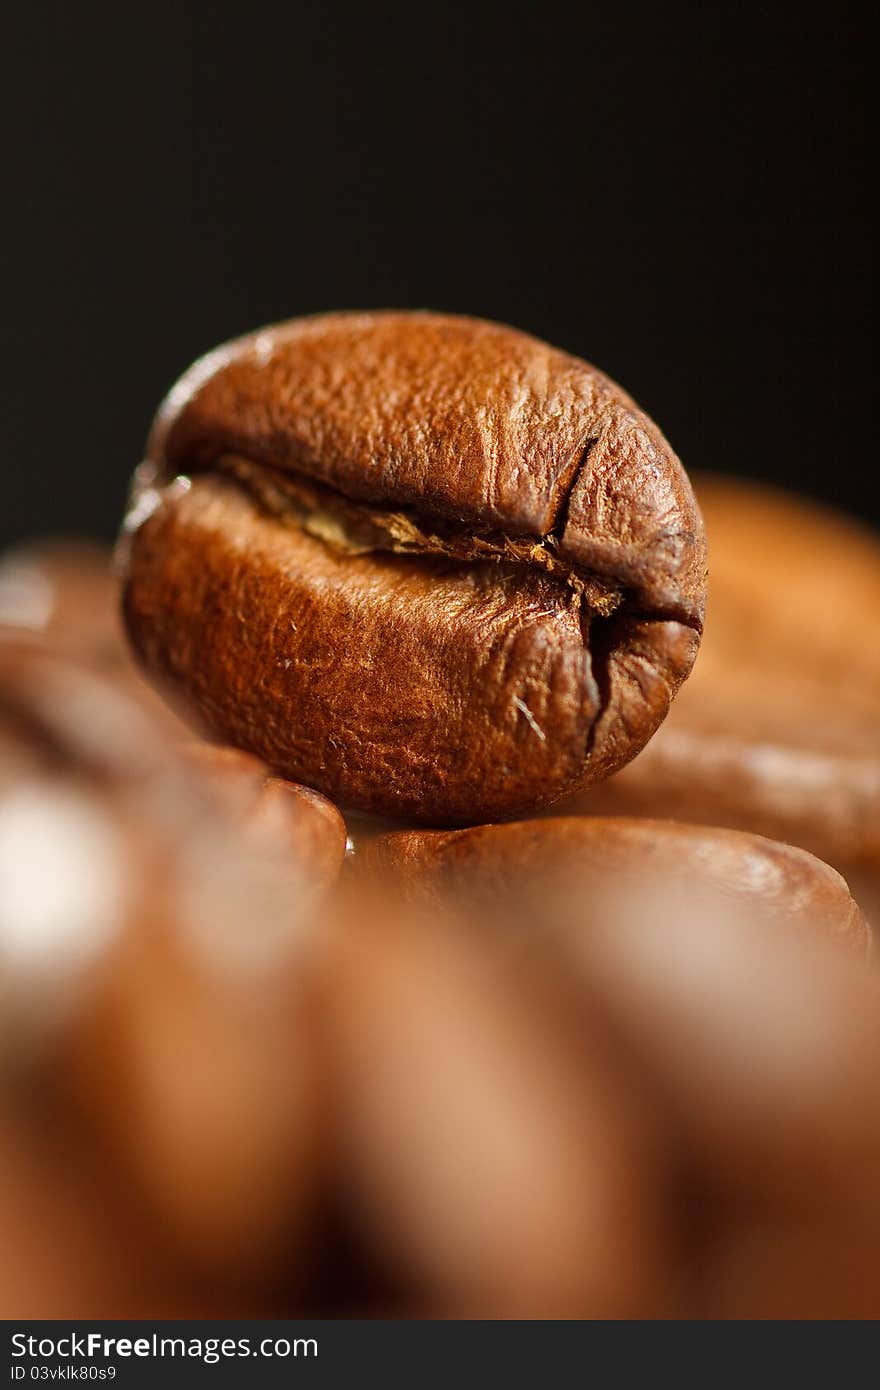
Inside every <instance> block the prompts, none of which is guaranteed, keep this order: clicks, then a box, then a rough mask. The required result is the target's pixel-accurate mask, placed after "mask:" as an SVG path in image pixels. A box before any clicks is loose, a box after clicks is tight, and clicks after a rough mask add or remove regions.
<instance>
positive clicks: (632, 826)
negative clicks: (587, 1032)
mask: <svg viewBox="0 0 880 1390" xmlns="http://www.w3.org/2000/svg"><path fill="white" fill-rule="evenodd" d="M355 864H356V865H357V869H356V870H355V871H356V872H357V871H358V870H360V871H362V872H364V873H365V874H367V876H374V877H375V876H378V877H379V879H380V881H384V882H386V883H394V884H395V885H396V888H397V889H398V890H399V891H403V892H404V893H406V894H407V895H412V896H416V897H424V896H425V895H427V896H428V897H429V898H430V899H431V900H434V901H437V900H440V901H442V900H443V898H444V896H445V895H447V894H448V893H449V892H450V891H452V892H453V893H454V894H455V895H456V896H461V895H462V894H464V895H467V894H469V893H473V894H476V895H477V896H478V898H479V900H480V901H483V902H485V901H487V900H489V901H492V900H496V901H497V900H512V901H516V899H517V897H518V896H520V895H522V894H523V893H531V894H532V895H533V896H534V895H540V897H541V901H542V903H544V904H545V907H544V913H543V917H544V918H545V919H546V920H548V921H549V920H551V919H552V917H553V904H554V903H555V904H557V905H561V907H562V908H563V916H564V917H569V916H572V915H574V916H576V917H577V916H579V917H580V919H581V922H582V925H589V924H590V923H591V922H592V921H596V920H598V919H600V918H601V917H602V916H603V914H607V913H608V912H609V911H610V907H611V902H612V900H613V899H616V898H624V899H628V898H629V897H630V896H632V898H633V901H634V902H635V904H636V905H638V904H639V903H641V902H642V901H643V900H644V901H645V902H648V901H651V893H652V892H656V894H657V897H656V899H655V902H656V909H657V911H658V912H659V911H662V910H663V894H664V892H666V893H667V894H668V895H669V900H670V901H669V904H667V907H666V910H667V911H672V910H673V908H672V906H671V904H674V903H681V904H682V905H684V906H685V907H686V908H687V910H689V911H690V912H692V913H696V912H698V911H705V912H707V914H709V915H711V911H712V904H713V903H715V904H716V905H718V904H723V905H725V906H726V907H735V908H736V909H737V910H738V911H740V912H742V913H744V914H748V915H749V916H750V917H754V916H759V917H760V918H761V919H762V920H766V921H773V922H777V923H784V924H788V925H791V926H792V927H798V926H813V927H816V928H819V929H821V930H822V931H823V932H824V933H825V934H828V935H830V936H832V937H835V938H839V939H840V940H842V941H844V942H847V943H851V944H852V945H854V946H856V947H858V948H861V949H862V950H864V949H865V948H866V947H867V945H868V942H869V940H870V933H869V928H868V925H867V923H866V922H865V919H864V916H863V915H862V913H861V911H860V910H859V908H858V907H857V905H856V904H855V903H854V902H853V899H852V896H851V894H850V892H849V889H848V887H847V884H846V882H845V881H844V879H843V878H841V876H840V874H838V873H837V872H836V871H835V870H834V869H832V868H830V867H829V866H828V865H827V864H824V863H822V861H821V860H819V859H816V858H815V857H814V856H813V855H811V854H808V853H807V852H806V851H805V850H800V849H796V848H794V847H793V846H791V845H785V844H780V843H778V842H776V841H773V840H768V839H765V838H764V837H763V836H759V835H750V834H747V833H745V832H742V831H734V830H717V829H711V828H708V827H704V826H698V825H684V824H680V823H678V822H675V821H656V820H640V819H634V818H627V817H622V816H621V817H611V816H608V817H602V816H582V817H579V816H569V817H548V818H547V819H536V820H531V821H512V822H509V823H507V824H505V825H484V826H472V827H470V828H468V829H463V830H445V831H444V830H422V831H418V830H410V831H407V830H402V831H392V832H391V833H387V834H383V835H378V836H376V837H375V838H374V839H371V840H368V841H365V842H364V844H363V845H362V847H361V849H360V851H359V853H358V854H357V855H356V856H355ZM649 890H650V891H649ZM646 894H647V896H644V895H646Z"/></svg>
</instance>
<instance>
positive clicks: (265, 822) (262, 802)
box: [182, 743, 346, 887]
mask: <svg viewBox="0 0 880 1390" xmlns="http://www.w3.org/2000/svg"><path fill="white" fill-rule="evenodd" d="M182 752H183V754H184V756H185V757H186V758H187V760H188V761H189V762H190V763H191V764H192V766H193V767H194V768H195V769H196V770H197V771H198V772H199V773H200V775H201V776H202V777H203V778H204V780H205V783H206V786H207V787H208V789H209V790H210V791H212V792H213V793H215V794H216V796H217V797H218V799H219V800H220V802H221V804H222V805H223V806H224V807H226V808H227V810H228V812H229V814H230V815H232V816H236V817H238V818H239V820H240V822H241V825H242V827H243V829H244V831H245V834H246V835H247V836H248V839H249V841H252V842H253V843H254V844H255V845H259V844H263V845H266V846H269V847H272V848H274V849H276V850H277V851H278V853H279V854H280V855H289V856H290V857H291V861H292V862H293V863H295V864H300V865H306V866H308V874H309V878H310V879H311V880H312V881H313V882H314V883H315V885H316V886H321V887H329V886H330V885H332V883H333V882H334V881H335V879H336V878H337V877H338V875H339V871H340V869H341V868H342V864H343V861H344V859H345V846H346V828H345V821H344V820H343V819H342V816H341V815H340V813H339V811H337V809H336V807H335V806H334V805H333V803H332V802H331V801H328V800H327V798H326V797H325V796H322V795H321V793H320V792H315V791H312V790H311V788H310V787H301V786H299V785H298V784H297V783H296V782H286V781H285V780H284V779H283V778H281V777H273V776H272V775H271V773H270V770H269V769H268V768H267V767H266V764H265V763H262V762H261V761H260V759H259V758H256V757H254V756H253V755H252V754H250V753H245V752H243V751H242V750H241V749H239V748H230V747H226V746H222V745H221V746H218V745H215V744H210V743H190V744H187V745H185V746H184V747H183V749H182Z"/></svg>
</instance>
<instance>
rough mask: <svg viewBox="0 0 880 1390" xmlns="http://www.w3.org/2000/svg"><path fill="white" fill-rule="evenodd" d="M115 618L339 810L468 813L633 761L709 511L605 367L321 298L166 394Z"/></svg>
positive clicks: (689, 604) (548, 795)
mask: <svg viewBox="0 0 880 1390" xmlns="http://www.w3.org/2000/svg"><path fill="white" fill-rule="evenodd" d="M125 529H126V533H127V534H126V539H125V542H124V544H123V547H122V552H121V553H122V555H123V558H124V563H125V568H126V582H125V594H124V608H125V616H126V621H127V625H128V631H129V634H130V637H131V640H132V643H133V645H134V648H135V650H136V652H137V654H138V656H139V657H140V659H141V661H142V663H143V665H144V666H145V668H146V669H147V671H148V672H149V673H151V674H152V675H153V676H154V677H155V678H157V679H158V680H160V681H169V682H171V683H172V685H174V686H175V687H176V688H178V689H179V690H181V691H182V692H184V693H185V694H186V696H188V697H189V699H190V700H191V701H192V702H193V704H194V705H195V707H196V708H197V709H198V711H199V712H200V714H201V715H202V717H203V718H205V719H206V720H207V721H208V723H209V724H210V725H211V727H212V728H213V729H214V730H215V732H217V733H218V734H219V735H220V737H221V738H222V739H224V740H226V741H230V742H232V743H235V744H238V745H240V746H242V747H244V748H247V749H249V750H250V751H252V752H255V753H257V754H258V755H259V756H260V757H262V758H263V759H265V761H266V762H267V763H269V764H270V765H271V766H272V767H273V768H275V769H276V770H279V771H281V772H282V773H284V775H285V776H289V777H291V778H293V779H295V780H297V781H302V782H305V783H307V784H308V785H311V786H314V787H316V788H318V789H319V790H321V791H323V792H326V793H327V794H329V795H330V796H332V797H333V799H334V800H336V801H339V802H340V803H342V804H345V805H351V806H353V807H360V808H362V809H365V810H369V811H376V812H381V813H383V814H388V815H396V816H406V817H409V818H411V819H412V820H416V821H419V822H422V823H424V822H428V823H430V822H432V821H433V822H435V823H436V822H438V821H440V822H444V821H445V822H447V823H453V822H469V821H477V820H485V819H491V818H494V817H498V816H506V815H510V814H512V813H514V812H515V811H517V810H524V809H528V808H532V807H536V806H540V805H546V804H549V803H551V802H552V801H554V800H556V799H557V798H559V797H560V796H561V795H563V794H564V793H566V792H569V791H573V790H574V789H576V788H577V787H579V786H583V785H586V784H588V783H591V782H594V781H596V780H597V779H599V778H602V777H605V776H607V775H608V774H609V773H610V772H612V771H613V770H614V769H615V768H617V767H619V766H621V765H622V764H623V763H624V762H626V761H627V760H628V759H629V758H631V757H632V756H633V755H634V754H635V753H636V752H637V751H638V749H639V748H641V747H642V746H643V745H644V743H645V742H646V741H647V739H648V738H650V736H651V734H652V733H653V732H654V730H655V729H656V728H657V726H658V724H659V723H660V722H661V721H662V720H663V718H664V717H665V715H666V712H667V709H668V706H669V702H670V700H671V698H672V696H673V695H674V693H675V691H676V689H677V688H678V686H679V685H680V683H681V681H682V680H683V679H684V678H685V676H686V675H687V673H688V671H689V669H690V667H691V664H692V662H693V659H694V656H695V653H696V650H697V645H698V642H699V633H700V629H701V625H702V615H703V601H704V592H705V568H706V561H705V549H704V540H703V530H702V523H701V519H700V515H699V511H698V509H697V507H696V505H695V503H694V500H693V495H692V493H691V490H690V486H689V483H688V481H687V478H686V476H685V474H684V472H683V470H682V468H681V465H680V463H679V462H678V460H677V458H676V457H675V455H674V454H673V452H672V450H671V449H670V447H669V445H668V444H667V442H666V441H665V439H664V438H663V436H662V435H661V434H660V433H659V431H658V430H657V429H656V427H655V426H654V425H653V424H652V423H651V421H650V420H648V419H647V417H646V416H645V415H643V414H642V413H641V412H640V411H639V410H638V409H637V408H636V407H635V405H634V404H633V402H632V401H631V400H630V398H629V397H628V396H626V394H625V393H624V392H623V391H621V390H620V388H619V387H617V386H615V385H614V384H613V383H612V382H611V381H609V379H608V378H607V377H605V376H603V374H602V373H601V372H598V371H597V370H596V369H595V368H593V367H590V366H589V365H588V364H586V363H584V362H581V361H579V360H578V359H576V358H573V357H570V356H568V355H566V354H565V353H562V352H559V351H557V350H555V349H552V348H549V347H547V346H546V345H545V344H543V343H540V342H538V341H536V340H535V339H533V338H530V337H528V336H526V335H525V334H522V333H518V332H516V331H514V330H512V329H509V328H504V327H501V326H498V325H494V324H489V323H483V322H481V321H479V320H475V319H465V318H453V317H447V316H443V315H434V314H427V313H412V314H405V313H384V314H331V315H326V316H323V317H317V318H313V319H304V320H299V321H294V322H292V323H290V324H286V325H282V326H280V327H277V328H273V329H268V330H266V331H264V332H262V333H258V334H256V335H254V336H252V337H249V338H245V339H242V340H240V341H238V342H236V343H233V344H231V345H229V346H228V347H225V348H222V349H219V350H218V351H217V352H216V353H214V354H211V355H210V356H209V357H208V358H206V359H204V360H203V361H202V362H199V363H197V364H196V365H195V366H194V367H193V368H192V369H191V370H190V371H189V372H188V373H187V374H186V375H185V376H184V377H183V378H182V380H181V381H180V382H179V383H178V385H177V386H175V387H174V389H173V390H172V392H171V394H170V395H169V397H168V399H167V401H166V402H165V404H164V406H163V407H162V409H161V411H160V413H159V416H158V418H157V421H156V424H155V426H154V429H153V432H152V435H151V438H150V442H149V446H148V457H147V462H146V463H145V465H144V466H143V467H142V468H141V470H139V473H138V475H137V477H136V480H135V485H134V491H133V499H132V508H131V511H130V514H129V517H128V519H127V522H126V528H125Z"/></svg>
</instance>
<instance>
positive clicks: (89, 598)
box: [0, 540, 130, 670]
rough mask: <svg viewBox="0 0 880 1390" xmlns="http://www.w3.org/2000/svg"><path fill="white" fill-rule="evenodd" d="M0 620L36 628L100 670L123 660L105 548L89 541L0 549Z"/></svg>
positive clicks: (124, 662)
mask: <svg viewBox="0 0 880 1390" xmlns="http://www.w3.org/2000/svg"><path fill="white" fill-rule="evenodd" d="M0 624H3V625H4V626H7V627H17V628H21V629H23V630H24V631H27V632H35V633H42V634H43V635H44V636H46V637H48V638H49V639H50V641H51V642H52V644H53V646H56V647H58V648H61V649H63V650H64V651H65V652H67V653H68V654H69V655H71V656H74V657H78V658H80V659H82V660H87V661H92V662H93V663H94V664H95V665H97V666H99V667H101V668H102V669H104V670H116V669H118V668H120V667H123V666H125V667H127V666H128V665H129V660H130V658H129V655H128V651H127V644H126V641H125V635H124V633H123V630H122V620H121V618H120V614H119V583H118V581H117V580H116V579H115V578H114V576H113V573H112V565H111V553H110V551H109V550H106V549H104V547H102V546H100V545H97V544H95V543H93V542H91V541H76V540H44V541H35V542H33V543H31V544H29V545H20V546H16V547H15V549H13V550H8V551H7V552H6V553H5V554H4V555H0Z"/></svg>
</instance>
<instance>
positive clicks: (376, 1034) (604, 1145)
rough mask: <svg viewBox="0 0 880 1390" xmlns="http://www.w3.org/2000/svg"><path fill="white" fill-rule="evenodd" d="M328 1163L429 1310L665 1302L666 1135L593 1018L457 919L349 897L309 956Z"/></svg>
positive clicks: (672, 1301)
mask: <svg viewBox="0 0 880 1390" xmlns="http://www.w3.org/2000/svg"><path fill="white" fill-rule="evenodd" d="M322 1002H323V1008H322V1014H323V1025H324V1030H325V1045H326V1048H327V1051H328V1055H329V1059H330V1064H331V1070H332V1075H333V1078H334V1080H333V1085H332V1087H331V1091H330V1094H329V1096H328V1101H329V1102H330V1103H331V1104H332V1107H333V1112H334V1115H335V1121H336V1135H337V1139H336V1143H337V1167H336V1179H337V1183H338V1186H339V1188H340V1189H341V1193H342V1198H343V1200H346V1201H347V1203H348V1205H349V1208H350V1210H351V1212H352V1219H353V1220H354V1221H355V1223H356V1224H357V1226H358V1227H359V1229H360V1230H361V1232H362V1233H363V1235H364V1238H365V1239H366V1241H367V1242H368V1245H369V1247H370V1248H371V1249H372V1251H373V1254H374V1258H375V1259H376V1261H377V1262H378V1264H379V1266H380V1267H384V1268H385V1269H386V1270H387V1269H388V1268H390V1269H391V1270H394V1271H396V1273H397V1275H398V1276H406V1278H407V1279H408V1280H409V1281H410V1285H411V1294H412V1296H413V1301H414V1302H415V1304H416V1306H419V1305H421V1306H423V1307H431V1308H434V1309H435V1310H436V1312H437V1314H439V1315H447V1316H448V1315H452V1316H477V1317H553V1316H557V1317H561V1316H584V1317H612V1316H613V1317H618V1316H638V1315H648V1314H652V1313H658V1312H664V1313H669V1312H671V1311H673V1310H674V1308H675V1306H676V1297H677V1289H676V1274H675V1265H674V1261H673V1259H672V1258H671V1252H670V1248H669V1245H668V1240H669V1232H668V1229H667V1211H666V1209H665V1208H664V1205H663V1201H662V1194H663V1191H664V1185H665V1181H666V1172H665V1166H666V1153H665V1150H664V1146H663V1141H662V1135H661V1133H660V1132H659V1131H658V1130H657V1129H656V1128H655V1126H654V1125H653V1122H652V1120H651V1119H649V1117H648V1116H647V1115H646V1113H645V1111H644V1109H643V1108H642V1107H641V1106H640V1105H639V1104H638V1103H637V1100H636V1097H635V1096H634V1095H632V1094H631V1093H630V1091H629V1089H628V1086H627V1083H626V1081H625V1079H624V1073H625V1068H624V1067H623V1065H622V1062H621V1059H619V1058H617V1057H616V1056H615V1055H614V1053H613V1051H612V1050H611V1049H610V1047H609V1044H608V1038H607V1037H606V1036H605V1035H604V1033H603V1031H602V1028H601V1026H599V1025H598V1024H597V1026H596V1027H591V1024H590V1020H589V1018H587V1017H585V1016H584V1014H583V1010H582V1009H581V1008H580V1007H574V1006H573V1001H572V1000H571V999H570V997H569V995H568V992H567V989H566V988H565V986H564V984H563V982H562V981H561V980H559V979H558V978H557V977H555V976H554V974H553V973H552V972H549V973H547V972H543V971H541V970H540V969H525V968H524V965H523V964H522V963H519V962H514V961H511V960H510V959H506V958H505V957H504V956H503V955H502V954H500V953H498V952H497V951H496V950H495V949H494V948H490V946H489V944H488V941H487V939H486V938H484V937H482V936H481V935H480V934H479V933H475V931H474V929H473V924H472V923H471V924H464V923H463V922H462V921H461V920H457V919H455V918H450V917H449V916H446V917H443V918H440V919H435V918H433V917H431V916H430V915H429V916H427V917H426V916H425V915H424V914H417V913H413V912H412V911H409V912H401V911H400V909H399V907H398V908H397V909H396V910H395V909H394V908H393V905H392V903H391V902H390V901H387V900H386V901H382V900H381V899H380V900H379V901H378V902H376V901H373V902H372V903H371V904H370V903H368V904H366V905H365V903H364V902H363V900H362V896H361V895H360V894H358V895H357V896H356V897H355V899H354V900H353V901H352V902H351V903H350V904H349V907H348V910H347V912H346V913H343V916H342V920H341V921H338V922H337V924H336V929H335V931H334V932H333V933H332V935H331V937H330V940H329V942H328V944H327V952H326V956H325V960H324V991H323V1001H322Z"/></svg>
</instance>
